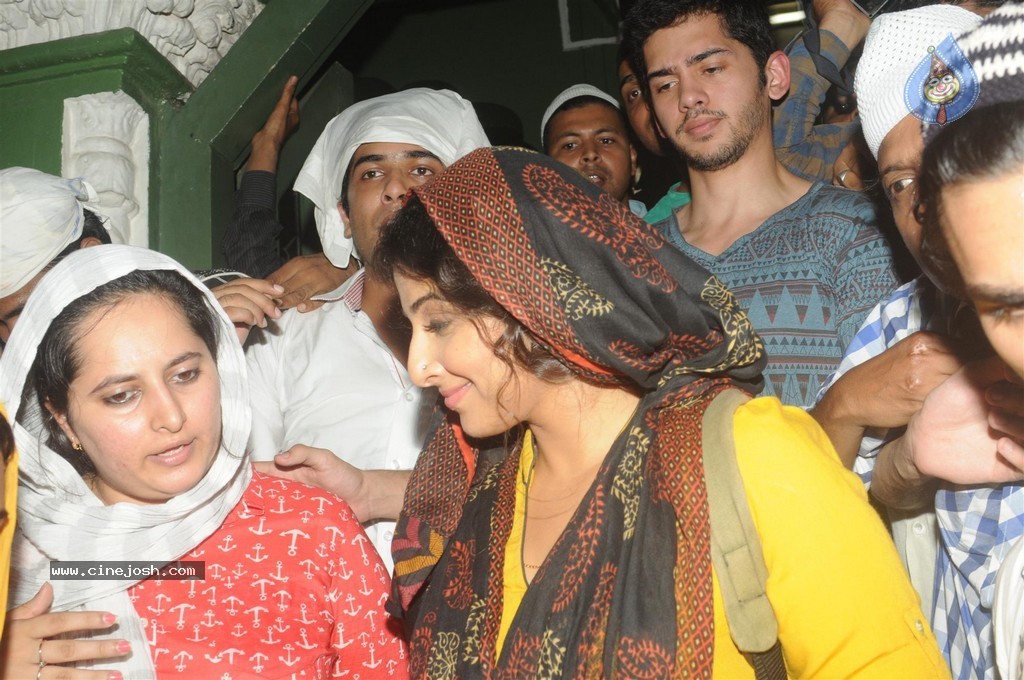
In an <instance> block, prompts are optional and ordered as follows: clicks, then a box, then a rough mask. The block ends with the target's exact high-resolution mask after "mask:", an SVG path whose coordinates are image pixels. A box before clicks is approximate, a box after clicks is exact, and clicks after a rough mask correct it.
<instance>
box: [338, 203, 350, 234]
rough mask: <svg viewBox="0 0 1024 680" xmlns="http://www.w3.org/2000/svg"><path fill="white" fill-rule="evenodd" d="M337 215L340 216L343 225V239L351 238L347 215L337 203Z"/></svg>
mask: <svg viewBox="0 0 1024 680" xmlns="http://www.w3.org/2000/svg"><path fill="white" fill-rule="evenodd" d="M338 214H339V215H341V223H342V224H344V225H345V232H344V233H345V238H352V223H351V222H350V221H349V219H348V213H347V212H346V211H345V208H343V207H342V206H341V203H340V202H339V203H338Z"/></svg>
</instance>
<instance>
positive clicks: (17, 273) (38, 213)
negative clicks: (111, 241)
mask: <svg viewBox="0 0 1024 680" xmlns="http://www.w3.org/2000/svg"><path fill="white" fill-rule="evenodd" d="M95 200H96V192H95V191H93V188H92V187H91V186H89V185H88V184H87V183H86V182H85V181H84V180H82V179H63V178H60V177H54V176H53V175H47V174H46V173H45V172H40V171H38V170H33V169H32V168H5V169H3V170H0V297H7V296H8V295H10V294H11V293H14V292H15V291H17V290H18V289H20V288H21V287H22V286H24V285H25V284H27V283H28V282H29V281H31V280H32V277H34V276H35V275H36V274H38V273H39V272H41V271H43V269H44V268H45V267H46V265H48V264H50V262H51V261H52V260H53V258H54V257H56V256H57V255H58V254H59V253H60V251H62V250H64V248H66V247H67V246H68V244H70V243H71V242H72V241H74V240H75V239H77V238H79V237H80V236H81V235H82V226H83V224H84V217H83V215H82V207H83V203H85V202H86V201H95Z"/></svg>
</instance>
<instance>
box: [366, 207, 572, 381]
mask: <svg viewBox="0 0 1024 680" xmlns="http://www.w3.org/2000/svg"><path fill="white" fill-rule="evenodd" d="M371 268H372V271H373V275H374V276H376V277H377V278H379V279H380V280H382V281H386V282H389V283H390V282H391V281H392V280H393V279H394V277H395V274H401V275H403V276H407V277H409V278H411V279H415V280H417V281H424V282H426V283H429V284H430V285H431V286H433V287H434V288H435V289H436V290H437V292H438V293H440V295H441V297H443V298H444V300H445V301H446V302H448V303H449V304H451V305H452V306H453V307H455V309H457V310H458V311H460V312H462V313H464V314H465V315H466V316H468V317H469V318H470V319H471V320H472V321H473V323H475V324H476V325H477V328H478V329H479V328H480V322H481V321H482V320H483V319H484V318H492V319H497V320H498V321H499V322H501V323H502V326H503V328H504V330H503V332H502V334H501V336H500V337H498V338H497V340H496V341H495V342H493V343H490V344H491V347H492V349H493V350H494V354H495V356H497V357H498V358H499V359H500V360H501V361H502V362H504V363H505V364H506V365H507V366H508V367H509V368H510V369H512V368H514V367H517V366H518V367H520V368H524V369H526V370H527V371H528V372H529V373H530V374H532V375H534V376H536V377H537V378H540V379H541V380H544V381H547V382H550V383H559V382H564V381H566V380H569V379H570V378H572V377H574V376H575V375H576V374H575V372H574V371H573V370H572V369H571V368H570V367H568V366H566V365H565V364H564V363H562V362H561V361H559V360H558V359H557V358H555V357H554V356H553V355H552V354H551V352H550V351H548V349H547V348H546V347H545V346H544V344H543V343H542V342H540V341H539V340H537V338H535V337H534V336H533V335H531V333H530V332H529V331H528V330H527V329H526V327H525V326H523V325H522V324H521V323H519V321H517V320H516V319H515V317H513V316H512V315H511V314H509V313H508V312H507V311H506V310H505V308H504V307H502V306H501V305H499V304H498V303H497V302H496V301H495V299H494V298H493V297H491V295H490V294H489V293H488V292H487V291H486V290H484V288H483V286H481V285H480V284H479V282H477V280H476V279H475V278H474V277H473V274H472V273H470V271H469V269H468V268H467V267H466V265H465V264H464V263H463V262H462V260H460V259H459V257H458V255H456V254H455V251H454V250H452V247H451V246H450V245H448V242H447V241H445V239H444V236H442V235H441V232H440V231H438V229H437V226H436V225H435V224H434V220H433V219H431V217H430V215H429V214H428V213H427V209H426V208H425V207H424V206H423V203H422V202H421V201H420V199H419V197H418V196H415V195H414V196H412V197H411V198H410V199H409V200H408V202H407V203H406V204H405V207H403V208H402V209H401V210H400V211H399V212H398V213H397V214H396V215H395V217H394V218H392V219H391V220H390V221H388V222H387V223H386V224H385V225H384V226H383V227H382V229H381V234H380V240H379V241H378V242H377V248H376V249H375V250H374V254H373V263H372V265H371ZM481 337H485V336H483V334H481Z"/></svg>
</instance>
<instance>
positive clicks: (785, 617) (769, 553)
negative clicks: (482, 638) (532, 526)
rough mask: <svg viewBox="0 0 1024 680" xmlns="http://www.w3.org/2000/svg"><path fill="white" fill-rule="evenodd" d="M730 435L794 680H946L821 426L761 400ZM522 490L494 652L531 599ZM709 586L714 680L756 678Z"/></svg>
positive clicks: (888, 551) (528, 451) (887, 549)
mask: <svg viewBox="0 0 1024 680" xmlns="http://www.w3.org/2000/svg"><path fill="white" fill-rule="evenodd" d="M734 435H735V442H736V458H737V463H738V465H739V470H740V474H741V476H742V477H743V482H744V486H745V487H746V493H747V501H748V503H749V504H750V512H751V515H752V516H753V518H754V523H755V525H756V526H757V530H758V534H759V535H760V537H761V544H762V548H763V549H764V559H765V563H766V564H767V566H768V573H769V577H768V583H767V591H768V599H769V600H771V603H772V605H773V607H774V608H775V615H776V617H777V619H778V623H779V639H780V640H781V642H782V649H783V651H784V654H785V658H786V668H787V670H788V671H789V675H790V677H794V678H800V677H827V678H847V677H852V676H861V677H878V678H919V677H926V678H943V677H948V676H949V670H948V669H947V668H946V665H945V663H944V662H943V659H942V656H941V654H940V653H939V649H938V646H937V644H936V642H935V637H934V635H933V634H932V632H931V629H930V628H929V626H928V623H927V620H926V618H925V617H924V615H923V614H922V613H921V608H920V605H919V602H918V597H917V594H916V593H915V592H914V589H913V588H912V587H911V585H910V582H909V580H908V578H907V575H906V572H905V571H904V570H903V566H902V565H901V563H900V561H899V557H898V556H897V554H896V549H895V547H894V546H893V543H892V540H891V539H890V537H889V535H888V533H887V532H886V530H885V528H884V527H883V525H882V523H881V521H880V520H879V519H878V516H877V515H876V514H875V511H874V510H873V509H872V508H871V506H870V505H868V503H867V494H866V492H865V491H864V486H863V485H862V484H861V482H860V480H859V479H858V478H857V476H856V475H854V474H853V473H851V472H849V471H848V470H846V469H845V468H844V467H843V466H842V464H841V463H840V462H839V459H838V457H837V456H836V454H835V451H834V450H833V448H832V445H831V443H830V442H829V440H828V437H827V436H826V435H825V433H824V432H823V431H822V430H821V428H819V427H818V425H817V423H815V421H814V420H813V419H812V418H811V417H810V416H808V415H807V414H806V413H805V412H804V411H803V410H801V409H799V408H795V407H792V406H783V405H782V404H781V403H780V402H779V401H778V400H777V399H775V398H774V397H762V398H759V399H754V400H752V401H750V402H748V403H746V404H744V405H743V406H740V407H739V409H737V411H736V416H735V421H734ZM529 444H530V438H529V437H527V439H526V441H525V442H524V447H523V449H524V450H523V456H522V461H521V466H522V468H523V469H528V466H529V461H530V459H532V456H533V451H532V447H531V446H530V445H529ZM524 493H525V488H524V487H523V482H522V475H521V474H520V475H519V480H518V482H517V493H516V510H515V513H516V514H515V520H514V524H513V528H512V535H511V536H510V537H509V541H508V544H507V545H506V552H505V570H504V573H505V586H504V587H505V591H504V603H505V606H504V611H503V612H502V621H501V628H500V632H499V636H498V650H499V653H500V650H501V644H502V643H503V642H504V639H505V635H506V634H507V632H508V629H509V627H510V626H511V623H512V619H513V618H514V616H515V612H516V611H517V610H518V608H519V604H520V602H522V598H523V595H524V594H525V592H526V582H525V580H524V577H523V572H522V567H521V563H520V555H521V552H520V547H519V546H520V541H521V539H522V527H523V499H524ZM840 537H842V540H839V538H840ZM712 575H713V576H714V571H713V570H712ZM713 581H714V583H713V585H714V607H715V665H714V672H713V674H714V677H716V678H753V677H754V672H753V669H752V668H751V667H750V665H749V664H748V663H747V662H746V660H745V659H744V657H743V656H742V655H741V654H740V653H739V651H738V650H737V649H736V647H735V646H734V645H733V643H732V640H731V639H730V637H729V629H728V624H727V623H726V619H725V610H724V608H723V605H722V595H721V591H720V589H719V584H718V578H717V576H714V578H713Z"/></svg>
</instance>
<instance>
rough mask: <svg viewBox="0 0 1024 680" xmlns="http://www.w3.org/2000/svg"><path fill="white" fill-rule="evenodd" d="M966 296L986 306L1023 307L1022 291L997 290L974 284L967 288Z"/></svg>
mask: <svg viewBox="0 0 1024 680" xmlns="http://www.w3.org/2000/svg"><path fill="white" fill-rule="evenodd" d="M967 294H968V295H970V296H971V297H972V298H975V299H977V300H980V301H982V302H985V303H986V304H992V303H995V304H1001V305H1009V306H1022V305H1024V289H1022V290H1010V289H1007V288H997V287H996V286H992V285H988V284H984V283H976V284H973V285H970V284H969V285H968V286H967Z"/></svg>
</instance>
